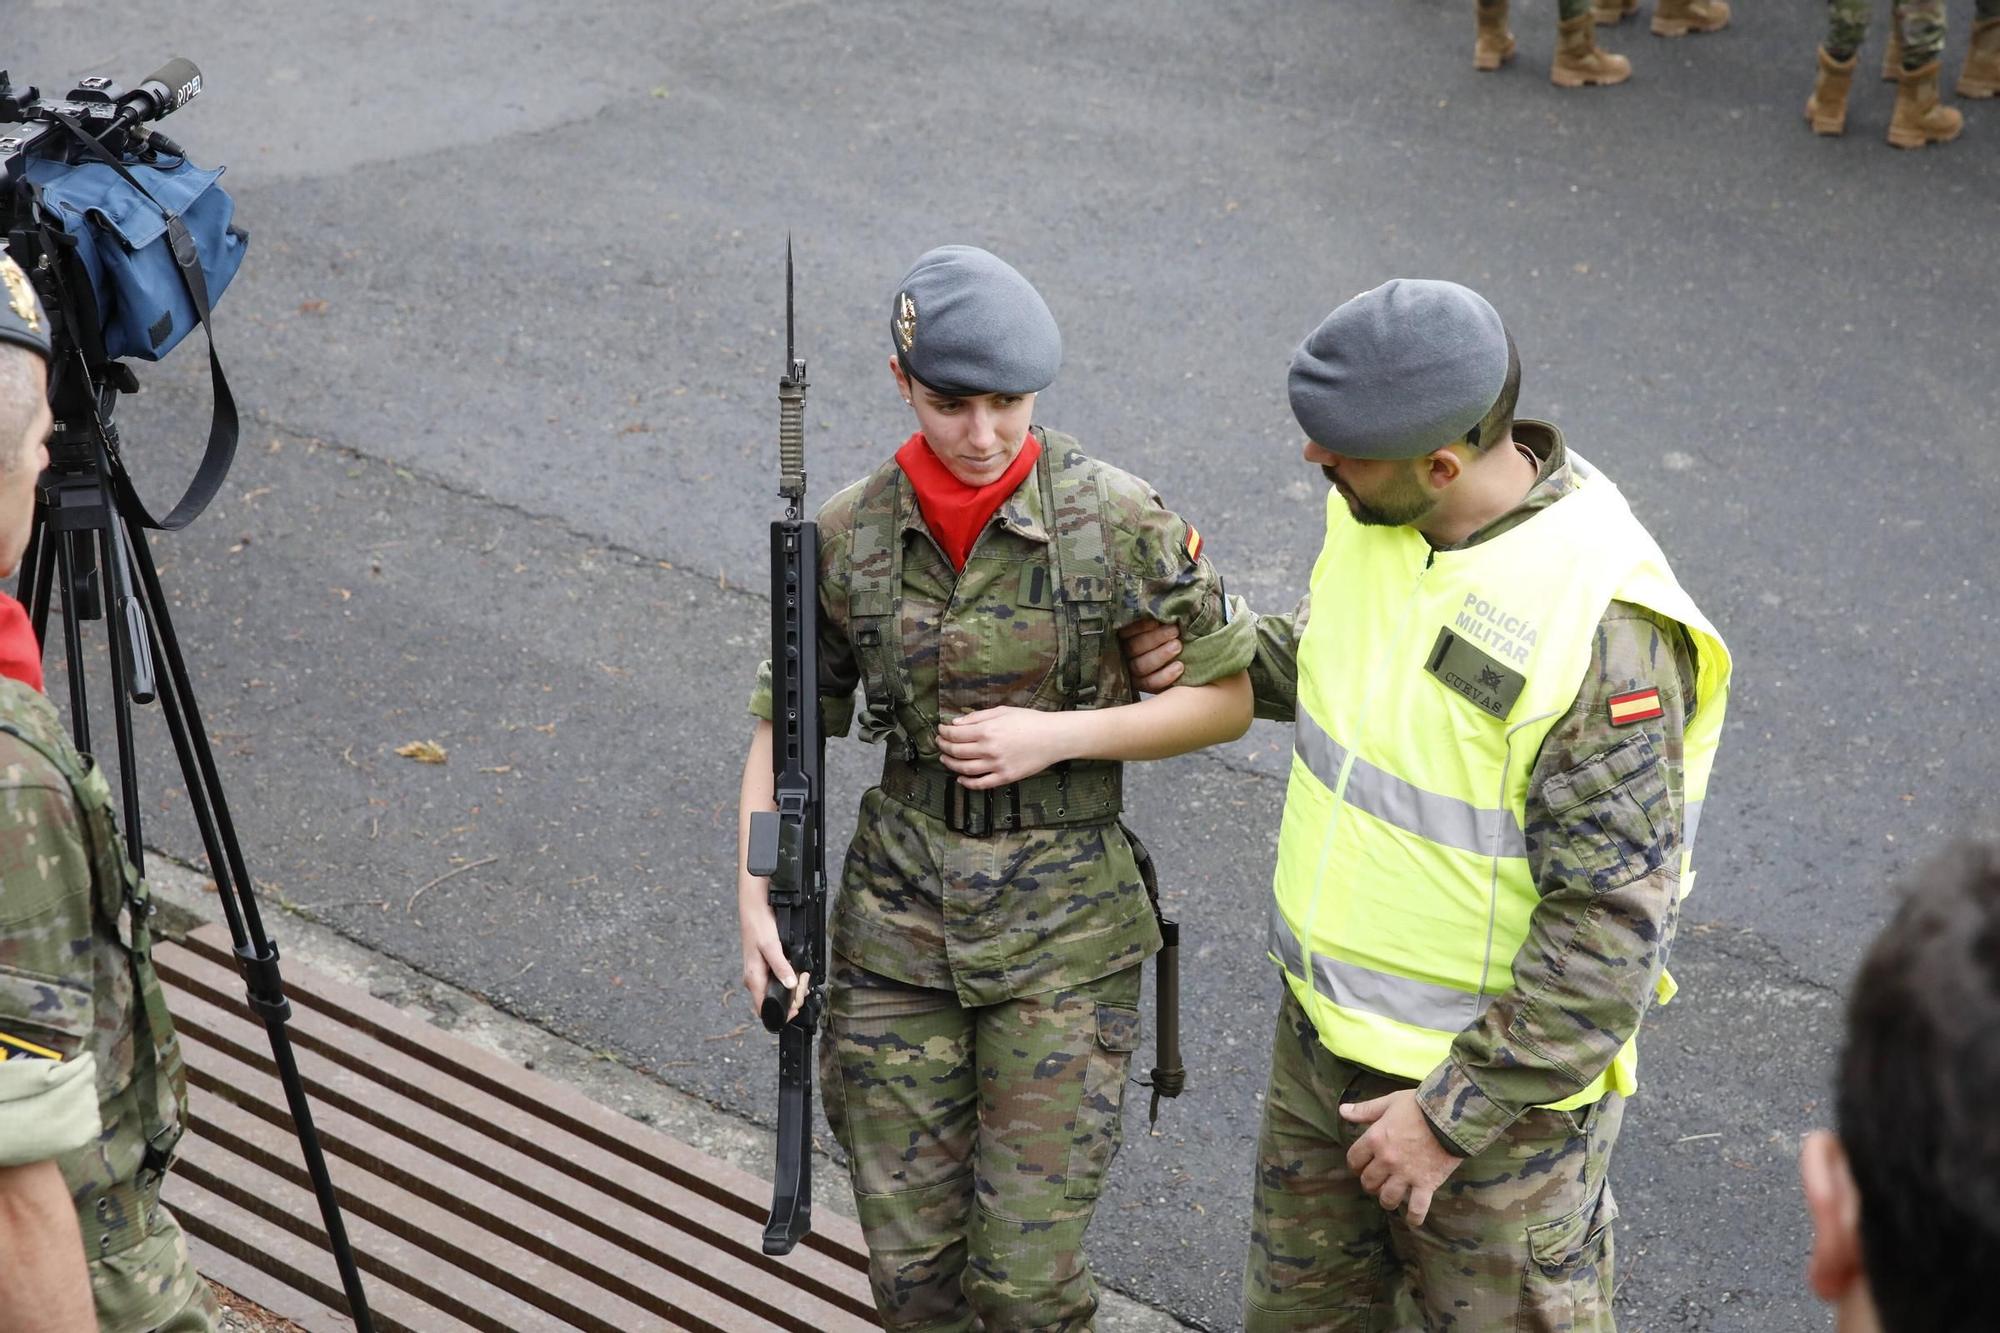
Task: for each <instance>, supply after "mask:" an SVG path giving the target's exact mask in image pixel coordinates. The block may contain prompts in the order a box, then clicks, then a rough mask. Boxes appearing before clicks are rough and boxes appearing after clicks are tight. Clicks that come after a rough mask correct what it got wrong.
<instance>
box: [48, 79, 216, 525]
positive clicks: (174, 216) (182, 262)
mask: <svg viewBox="0 0 2000 1333" xmlns="http://www.w3.org/2000/svg"><path fill="white" fill-rule="evenodd" d="M54 115H55V118H56V119H57V120H58V121H60V122H61V123H62V124H63V126H64V127H65V128H66V129H68V130H69V132H70V133H71V134H74V135H75V136H76V137H77V138H79V139H81V140H82V141H83V142H84V143H85V144H86V145H88V146H89V148H90V151H91V152H93V153H95V154H97V156H99V157H101V158H103V159H104V160H105V161H106V162H108V163H109V164H110V165H111V169H112V170H113V171H115V172H117V173H118V174H119V175H120V176H123V177H124V178H125V182H126V184H128V185H130V186H131V187H132V188H133V189H135V190H137V191H138V192H139V193H140V194H143V195H145V196H146V198H148V199H151V200H152V203H153V207H155V208H157V209H159V210H160V216H161V217H162V218H164V219H166V224H167V246H168V250H169V252H170V253H171V254H172V255H173V257H174V267H175V268H176V269H178V270H179V271H180V275H181V283H182V285H183V286H185V287H186V288H187V294H188V299H189V300H190V301H192V302H193V303H194V313H195V318H196V319H197V320H199V321H200V323H201V331H202V334H203V335H204V336H205V337H206V338H207V339H208V374H209V382H210V383H211V384H212V385H213V386H214V390H215V411H214V413H213V414H212V415H211V416H210V417H209V422H208V446H207V448H205V449H204V450H203V451H202V455H201V463H200V465H199V466H197V467H196V468H195V473H194V480H192V481H190V482H189V483H188V488H187V493H186V494H184V495H182V496H181V498H180V501H179V503H177V504H175V505H174V507H173V509H172V510H170V511H169V512H168V514H167V516H166V517H165V518H154V517H153V515H152V512H151V511H150V510H148V509H147V508H146V505H145V502H144V501H142V500H141V499H140V498H139V493H138V492H137V491H135V490H133V489H132V480H131V478H130V477H129V476H127V475H126V472H125V469H124V468H123V467H122V466H120V467H119V468H117V469H115V470H114V476H113V478H112V481H113V484H114V485H115V486H116V487H117V488H118V495H119V499H120V500H121V501H122V502H123V503H124V504H125V506H126V507H127V510H128V511H129V512H130V513H132V514H133V515H135V516H136V517H137V518H138V520H139V524H140V526H141V527H147V528H158V529H160V530H162V531H167V532H171V531H174V530H176V529H179V528H184V527H186V526H187V525H188V524H189V523H192V522H193V521H194V519H195V516H196V515H197V514H199V513H201V511H202V510H204V509H206V508H208V502H209V501H211V500H213V499H214V498H215V493H216V492H217V491H219V490H221V489H222V482H223V478H225V477H227V476H228V475H229V468H230V465H231V464H232V463H234V462H235V461H236V439H237V420H236V396H235V395H234V394H232V393H231V392H230V391H229V380H228V378H227V377H225V376H224V375H223V373H222V359H221V358H220V357H219V356H217V355H216V352H215V329H214V327H213V326H212V325H211V324H210V323H209V305H208V278H207V275H205V274H204V273H203V272H202V271H201V255H200V254H199V253H198V252H197V251H196V249H195V244H194V236H193V234H192V233H190V232H189V231H188V229H187V223H185V222H183V221H182V220H181V215H180V214H178V213H176V212H174V211H173V210H172V209H170V208H168V207H166V205H164V204H162V203H161V202H160V201H159V200H158V199H154V198H153V193H152V191H150V190H148V189H147V188H146V187H145V186H143V185H141V184H140V183H139V180H138V178H137V177H135V176H134V175H133V174H132V173H131V172H129V171H127V170H126V169H125V164H124V163H123V162H120V161H119V160H118V158H117V157H116V156H115V155H114V154H113V153H112V152H111V151H110V150H109V149H107V148H106V147H105V146H104V145H103V144H101V143H99V142H98V141H97V140H96V139H94V138H92V137H91V136H90V134H89V133H88V132H87V131H85V129H84V128H83V127H82V126H81V125H79V124H77V123H76V121H75V120H73V119H71V118H70V117H68V116H65V115H63V114H62V113H61V112H59V111H58V112H55V113H54ZM100 355H101V353H100ZM105 443H106V446H107V447H108V446H109V444H110V441H108V440H107V441H105Z"/></svg>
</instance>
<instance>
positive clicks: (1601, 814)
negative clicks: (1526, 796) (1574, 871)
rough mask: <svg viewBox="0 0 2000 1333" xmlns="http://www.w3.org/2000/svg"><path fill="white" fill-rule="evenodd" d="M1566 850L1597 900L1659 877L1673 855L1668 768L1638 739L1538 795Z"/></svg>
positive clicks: (1613, 749)
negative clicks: (1598, 896)
mask: <svg viewBox="0 0 2000 1333" xmlns="http://www.w3.org/2000/svg"><path fill="white" fill-rule="evenodd" d="M1542 795H1543V799H1544V801H1545V802H1546V803H1547V805H1548V809H1549V817H1550V818H1551V819H1552V820H1554V821H1555V823H1556V825H1557V827H1558V828H1559V829H1560V830H1561V831H1562V832H1563V833H1565V834H1567V835H1568V837H1567V844H1566V849H1567V852H1568V854H1569V855H1570V856H1571V857H1573V858H1574V859H1575V860H1576V862H1577V864H1578V867H1579V869H1581V870H1582V872H1583V873H1584V874H1585V875H1586V876H1587V877H1588V878H1589V881H1590V885H1591V887H1592V888H1594V889H1596V890H1597V891H1598V892H1599V893H1604V892H1608V891H1609V890H1612V889H1616V888H1620V887H1622V886H1623V885H1626V884H1630V883H1631V882H1632V881H1633V880H1635V879H1638V878H1639V877H1640V876H1642V875H1647V874H1650V873H1652V872H1653V871H1655V870H1658V869H1659V868H1660V866H1661V865H1663V864H1664V863H1665V861H1666V858H1667V855H1668V853H1669V852H1670V851H1672V850H1673V848H1672V843H1673V842H1674V833H1673V826H1672V822H1671V818H1670V816H1671V813H1672V811H1671V798H1670V794H1669V792H1668V790H1667V766H1666V765H1665V764H1664V763H1663V762H1661V758H1660V754H1659V751H1658V750H1656V749H1655V748H1654V747H1653V742H1652V739H1651V738H1650V737H1649V736H1647V735H1646V734H1645V733H1644V732H1635V733H1633V734H1632V735H1630V736H1628V737H1626V738H1625V739H1624V740H1622V741H1620V742H1618V744H1616V745H1614V746H1612V747H1611V748H1610V749H1608V750H1604V751H1601V752H1599V753H1597V754H1594V755H1592V756H1591V757H1590V758H1588V759H1586V760H1584V761H1583V762H1582V763H1580V764H1578V765H1576V767H1574V768H1572V769H1570V770H1569V771H1567V772H1565V773H1561V774H1559V775H1557V776H1556V777H1555V778H1553V779H1551V780H1550V781H1549V782H1548V783H1547V785H1546V786H1544V788H1543V791H1542Z"/></svg>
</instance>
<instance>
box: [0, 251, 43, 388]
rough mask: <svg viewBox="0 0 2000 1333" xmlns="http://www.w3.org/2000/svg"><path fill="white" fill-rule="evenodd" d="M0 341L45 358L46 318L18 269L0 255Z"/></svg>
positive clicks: (13, 263)
mask: <svg viewBox="0 0 2000 1333" xmlns="http://www.w3.org/2000/svg"><path fill="white" fill-rule="evenodd" d="M0 342H7V343H19V344H20V345H21V346H23V347H26V348H30V349H32V350H33V351H36V352H39V353H41V355H42V359H43V360H44V361H46V360H48V359H49V317H48V315H47V314H45V313H44V312H43V310H42V303H41V301H40V299H39V298H37V297H36V295H35V287H34V284H33V283H31V282H29V281H28V275H27V274H25V273H23V272H22V271H21V266H20V265H19V264H16V263H15V262H14V260H13V258H12V257H11V256H9V255H7V254H6V253H5V252H0Z"/></svg>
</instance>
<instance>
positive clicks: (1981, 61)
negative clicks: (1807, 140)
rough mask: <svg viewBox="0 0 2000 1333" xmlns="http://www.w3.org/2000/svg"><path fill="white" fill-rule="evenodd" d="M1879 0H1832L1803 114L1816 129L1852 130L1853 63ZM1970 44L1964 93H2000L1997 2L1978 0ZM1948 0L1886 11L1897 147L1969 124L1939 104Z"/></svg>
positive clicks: (1887, 77)
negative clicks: (1849, 100)
mask: <svg viewBox="0 0 2000 1333" xmlns="http://www.w3.org/2000/svg"><path fill="white" fill-rule="evenodd" d="M1873 4H1874V0H1827V7H1826V8H1827V27H1826V41H1825V42H1824V43H1822V44H1821V46H1820V48H1819V75H1818V77H1817V78H1815V79H1814V80H1813V90H1812V95H1811V96H1810V97H1808V98H1806V120H1807V122H1808V123H1809V124H1811V126H1812V128H1813V133H1815V134H1843V133H1845V132H1846V130H1847V94H1848V91H1849V90H1850V89H1851V88H1852V87H1853V85H1854V66H1855V62H1856V60H1857V59H1858V58H1859V53H1860V50H1861V42H1862V39H1863V38H1865V37H1867V35H1868V11H1869V9H1870V8H1871V7H1872V6H1873ZM1974 13H1975V15H1976V17H1975V19H1974V21H1973V24H1972V43H1971V45H1970V47H1969V48H1968V49H1967V50H1966V53H1965V66H1964V68H1963V69H1961V70H1960V71H1959V75H1958V95H1959V96H1960V97H1974V98H1978V97H1992V96H1993V95H1994V94H1996V93H2000V0H1978V2H1977V6H1976V8H1975V10H1974ZM1944 24H1945V10H1944V0H1903V2H1902V3H1899V4H1897V5H1895V6H1894V7H1893V8H1892V9H1891V10H1890V12H1889V45H1888V47H1887V48H1886V49H1885V50H1884V51H1883V52H1882V78H1883V80H1884V81H1885V82H1889V83H1894V84H1896V85H1897V87H1896V107H1895V110H1894V111H1893V112H1892V113H1891V114H1890V116H1889V142H1890V143H1892V144H1894V145H1895V146H1896V147H1898V148H1922V147H1923V146H1924V145H1925V144H1933V143H1949V142H1951V141H1952V140H1953V139H1956V138H1957V137H1958V134H1959V131H1960V130H1962V129H1964V128H1965V117H1964V116H1963V115H1961V114H1960V113H1959V112H1957V111H1955V110H1953V109H1952V108H1950V107H1948V106H1940V105H1939V104H1938V81H1939V79H1940V78H1941V77H1942V76H1941V75H1940V74H1939V72H1938V71H1939V67H1940V66H1941V65H1942V64H1943V55H1944Z"/></svg>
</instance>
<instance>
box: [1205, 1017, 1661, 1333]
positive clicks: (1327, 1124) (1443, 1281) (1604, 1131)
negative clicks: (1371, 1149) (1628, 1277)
mask: <svg viewBox="0 0 2000 1333" xmlns="http://www.w3.org/2000/svg"><path fill="white" fill-rule="evenodd" d="M1409 1086H1411V1085H1410V1084H1409V1083H1408V1082H1407V1081H1404V1080H1400V1079H1391V1078H1387V1077H1385V1076H1383V1075H1381V1074H1377V1073H1375V1072H1373V1071H1372V1070H1366V1069H1363V1068H1361V1067H1360V1066H1358V1065H1353V1064H1349V1063H1347V1062H1346V1061H1344V1060H1341V1059H1340V1058H1338V1057H1337V1056H1335V1055H1333V1054H1332V1053H1331V1052H1330V1051H1328V1050H1327V1049H1326V1048H1325V1047H1324V1046H1322V1045H1321V1044H1320V1041H1319V1037H1318V1035H1317V1034H1316V1033H1315V1032H1314V1031H1313V1028H1312V1024H1311V1023H1310V1022H1309V1021H1308V1020H1307V1019H1306V1017H1305V1014H1304V1012H1303V1011H1302V1010H1301V1009H1300V1008H1299V1006H1298V1003H1297V1002H1296V1001H1295V1000H1293V999H1292V997H1291V995H1290V994H1289V993H1287V994H1286V996H1285V1003H1284V1006H1283V1009H1282V1010H1281V1012H1280V1014H1279V1018H1278V1031H1277V1036H1276V1040H1275V1044H1274V1047H1273V1050H1272V1057H1271V1083H1270V1089H1269V1091H1268V1092H1267V1093H1266V1094H1265V1099H1264V1123H1263V1128H1262V1131H1261V1133H1260V1134H1259V1136H1258V1145H1257V1185H1256V1197H1255V1203H1254V1205H1253V1207H1252V1210H1251V1222H1250V1225H1251V1238H1250V1256H1249V1262H1248V1265H1247V1267H1246V1271H1245V1274H1244V1284H1243V1286H1244V1320H1243V1324H1244V1328H1245V1330H1246V1333H1266V1331H1267V1330H1268V1331H1271V1333H1275V1331H1276V1330H1281V1329H1284V1330H1328V1331H1334V1330H1338V1331H1340V1333H1346V1331H1348V1330H1353V1331H1354V1333H1387V1331H1388V1330H1401V1329H1428V1330H1443V1329H1456V1330H1464V1331H1465V1333H1480V1331H1481V1330H1486V1329H1500V1328H1505V1329H1510V1330H1524V1331H1526V1333H1558V1331H1561V1333H1586V1331H1589V1333H1597V1331H1598V1330H1605V1331H1609V1330H1612V1329H1613V1328H1614V1327H1615V1326H1614V1324H1613V1323H1612V1317H1611V1287H1612V1236H1611V1221H1612V1219H1613V1218H1615V1217H1616V1216H1617V1205H1616V1204H1615V1203H1614V1202H1613V1200H1612V1197H1611V1189H1610V1186H1609V1185H1608V1184H1607V1183H1606V1181H1605V1171H1606V1168H1607V1166H1608V1165H1609V1163H1610V1157H1611V1148H1612V1145H1613V1143H1614V1142H1615V1141H1616V1139H1617V1136H1618V1123H1619V1120H1620V1119H1621V1117H1622V1115H1623V1110H1624V1107H1623V1102H1622V1100H1621V1099H1620V1098H1618V1097H1617V1096H1616V1095H1613V1096H1610V1097H1607V1098H1605V1100H1604V1101H1602V1102H1600V1103H1598V1105H1597V1106H1595V1107H1592V1108H1589V1109H1588V1110H1586V1111H1578V1112H1573V1113H1572V1112H1564V1111H1530V1112H1529V1113H1528V1114H1527V1115H1525V1116H1523V1117H1522V1118H1521V1119H1520V1120H1519V1121H1518V1122H1516V1124H1515V1126H1514V1128H1513V1129H1512V1130H1510V1131H1509V1132H1508V1134H1507V1135H1506V1136H1505V1137H1504V1138H1502V1139H1501V1140H1500V1141H1499V1142H1498V1143H1497V1144H1495V1145H1494V1146H1493V1147H1492V1148H1490V1149H1489V1150H1487V1151H1486V1152H1484V1153H1481V1154H1480V1155H1479V1156H1477V1157H1473V1158H1469V1159H1468V1160H1466V1161H1465V1162H1464V1163H1462V1164H1461V1165H1460V1166H1459V1168H1458V1170H1457V1171H1455V1172H1454V1173H1453V1174H1452V1176H1451V1179H1450V1180H1448V1181H1447V1182H1446V1183H1445V1186H1444V1188H1442V1189H1441V1190H1439V1191H1438V1194H1437V1197H1436V1198H1435V1199H1434V1200H1433V1201H1432V1203H1431V1211H1430V1215H1429V1216H1428V1217H1427V1218H1425V1220H1424V1224H1423V1225H1422V1226H1421V1227H1411V1226H1409V1225H1408V1224H1407V1223H1405V1222H1404V1220H1403V1218H1402V1216H1401V1214H1389V1213H1385V1212H1383V1211H1382V1209H1381V1207H1380V1206H1379V1205H1378V1204H1376V1202H1375V1201H1374V1200H1373V1199H1371V1198H1369V1197H1368V1195H1367V1194H1366V1193H1365V1192H1364V1191H1363V1190H1362V1188H1361V1184H1360V1181H1359V1180H1358V1179H1357V1178H1356V1177H1355V1175H1354V1173H1353V1172H1351V1171H1349V1170H1348V1168H1347V1150H1348V1149H1349V1148H1351V1147H1352V1146H1353V1145H1354V1141H1355V1140H1356V1139H1358V1138H1360V1137H1361V1134H1362V1132H1363V1130H1364V1129H1365V1128H1366V1127H1365V1126H1355V1125H1349V1124H1347V1123H1346V1122H1345V1121H1343V1120H1341V1118H1340V1112H1339V1107H1340V1105H1341V1103H1342V1102H1352V1101H1364V1100H1367V1099H1368V1098H1371V1097H1380V1096H1382V1095H1384V1094H1386V1093H1389V1092H1392V1091H1394V1090H1396V1089H1398V1088H1407V1087H1409Z"/></svg>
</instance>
